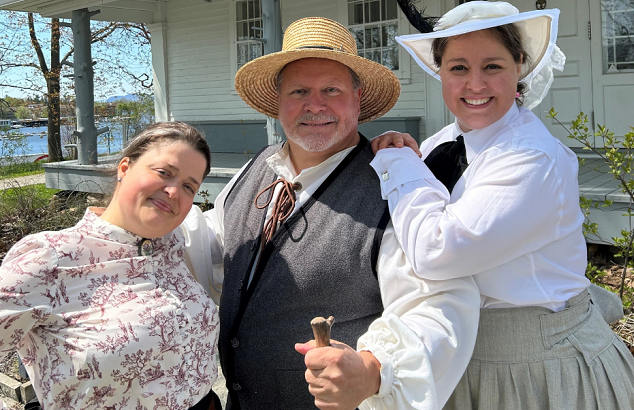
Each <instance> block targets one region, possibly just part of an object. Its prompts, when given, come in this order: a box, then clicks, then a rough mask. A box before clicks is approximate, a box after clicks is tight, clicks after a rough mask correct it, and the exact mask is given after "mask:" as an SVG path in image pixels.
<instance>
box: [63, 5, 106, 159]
mask: <svg viewBox="0 0 634 410" xmlns="http://www.w3.org/2000/svg"><path fill="white" fill-rule="evenodd" d="M97 13H99V11H98V10H96V11H93V12H90V11H88V9H79V10H73V13H72V23H71V28H72V30H73V40H74V43H75V44H74V45H75V52H74V61H73V69H74V79H75V98H76V102H75V106H76V108H75V114H76V116H77V130H76V131H75V132H74V133H73V134H74V135H76V136H77V154H78V159H79V165H92V164H97V135H99V133H101V132H104V131H107V129H104V130H99V131H97V128H96V127H95V95H94V91H95V87H94V83H93V76H94V72H93V69H92V65H93V63H92V54H91V49H90V17H91V16H93V15H95V14H97Z"/></svg>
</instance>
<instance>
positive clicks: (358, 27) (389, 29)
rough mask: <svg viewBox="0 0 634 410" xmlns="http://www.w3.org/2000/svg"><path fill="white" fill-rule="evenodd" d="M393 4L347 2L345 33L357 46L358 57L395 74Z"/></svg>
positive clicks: (392, 1) (367, 0)
mask: <svg viewBox="0 0 634 410" xmlns="http://www.w3.org/2000/svg"><path fill="white" fill-rule="evenodd" d="M398 19H399V16H398V5H397V3H396V0H348V29H349V30H350V32H351V33H352V35H353V36H354V38H355V40H356V42H357V52H358V54H359V55H360V56H361V57H365V58H367V59H369V60H372V61H376V62H377V63H379V64H383V65H384V66H386V67H387V68H389V69H391V70H399V66H400V61H399V49H398V43H397V42H396V40H395V39H394V37H396V36H397V35H398V25H399V22H398Z"/></svg>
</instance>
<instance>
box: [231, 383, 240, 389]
mask: <svg viewBox="0 0 634 410" xmlns="http://www.w3.org/2000/svg"><path fill="white" fill-rule="evenodd" d="M231 387H233V390H235V391H239V390H242V385H240V383H238V382H235V383H233V386H231Z"/></svg>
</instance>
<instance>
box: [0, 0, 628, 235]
mask: <svg viewBox="0 0 634 410" xmlns="http://www.w3.org/2000/svg"><path fill="white" fill-rule="evenodd" d="M263 2H279V6H280V7H279V9H280V10H281V11H280V12H279V15H276V16H272V18H277V19H280V20H281V26H282V29H285V28H286V27H287V26H288V25H289V24H290V23H292V22H293V21H295V20H297V19H299V18H303V17H310V16H323V17H327V18H330V19H333V20H336V21H338V22H340V23H341V24H343V25H345V26H347V27H348V28H349V29H350V31H351V32H352V33H353V34H354V35H355V37H356V38H357V44H358V48H359V54H361V55H363V56H365V57H366V58H369V59H372V60H375V61H378V62H381V63H382V64H384V65H386V66H388V67H390V68H391V69H392V70H393V71H394V73H395V74H396V75H397V77H398V78H399V79H400V81H401V85H402V92H401V96H400V98H399V100H398V102H397V103H396V106H395V107H394V108H393V109H392V110H391V111H390V112H389V113H387V114H386V115H385V116H384V117H383V118H380V119H378V120H376V121H374V122H372V123H369V124H363V125H361V126H360V130H361V132H362V133H364V134H365V135H366V136H367V137H372V136H374V135H376V134H377V133H380V132H383V131H385V130H389V129H394V130H399V131H406V132H409V133H410V134H412V135H413V136H414V137H415V138H417V139H419V140H421V141H422V140H423V139H425V138H426V137H427V136H429V135H432V134H433V133H434V132H436V131H437V130H439V129H440V128H442V127H443V126H445V125H446V124H448V123H450V122H451V121H452V116H451V114H450V113H449V112H448V111H447V110H446V108H445V107H444V104H443V102H442V96H441V90H440V83H439V82H437V81H436V80H434V79H433V78H431V77H429V76H427V75H425V74H424V72H423V70H422V69H420V68H419V67H418V66H417V65H416V63H415V62H414V61H413V59H411V58H410V56H409V55H408V54H407V53H406V52H404V50H403V49H400V48H399V47H398V46H397V44H396V43H395V41H394V36H395V35H399V34H410V33H414V29H413V28H411V27H410V26H409V24H408V22H407V19H406V18H405V17H404V16H403V14H402V13H401V12H400V10H399V9H398V6H397V4H396V0H0V9H6V10H18V11H30V12H36V13H39V14H41V15H42V16H44V17H60V18H70V17H71V12H72V11H73V10H78V9H83V8H87V9H88V10H90V11H93V10H97V9H99V10H100V13H99V14H96V15H94V16H93V17H92V18H93V19H99V20H108V21H133V22H141V23H146V24H147V25H148V28H149V29H150V31H151V34H152V64H153V68H154V96H155V105H156V119H157V121H169V120H179V121H185V122H187V123H190V124H192V125H195V126H196V127H198V128H199V129H201V130H202V131H204V132H205V134H206V136H207V139H208V142H209V144H210V146H211V148H212V151H213V152H214V153H216V154H215V155H214V164H213V165H214V169H213V170H212V173H211V174H210V176H209V177H208V178H207V179H206V180H205V183H206V185H205V188H207V189H208V191H209V192H210V194H211V198H212V199H213V198H214V197H215V195H216V194H217V192H218V190H219V189H220V188H221V187H222V186H223V184H224V183H226V181H227V180H228V178H229V177H230V176H231V175H233V173H235V171H236V169H237V168H239V167H240V166H241V165H242V164H244V163H245V162H246V161H247V159H248V157H250V156H252V154H254V153H256V152H257V151H259V150H260V149H261V148H262V147H264V146H265V145H266V144H267V132H266V129H265V125H266V118H265V117H264V116H263V115H262V114H260V113H258V112H256V111H254V110H253V109H251V108H250V107H248V106H247V105H246V104H245V103H244V102H243V101H242V100H241V99H240V97H239V96H238V95H237V93H236V91H235V89H234V76H235V73H236V71H237V70H238V68H239V67H240V66H241V65H243V64H245V63H246V62H248V61H249V60H251V59H253V58H255V57H258V56H260V55H262V53H263V52H264V45H263V42H262V41H261V40H262V38H263V36H264V37H266V33H263V31H264V30H263V29H262V26H263V18H268V17H269V16H267V15H266V14H265V15H264V16H263V12H262V9H263V6H262V3H263ZM462 2H464V0H421V1H420V2H419V6H420V7H424V8H425V11H426V14H429V15H435V16H440V15H442V14H443V13H445V12H446V11H448V10H449V9H451V8H453V7H455V6H456V5H458V4H460V3H462ZM509 2H510V3H512V4H513V5H515V6H516V7H517V8H518V9H519V10H520V11H530V10H535V9H538V8H544V7H546V8H558V9H560V10H561V18H560V22H559V36H558V40H557V43H558V44H559V46H560V48H561V49H562V50H563V51H564V53H565V54H566V56H567V63H566V66H565V70H564V72H563V73H559V72H556V79H555V82H554V85H553V87H552V88H551V91H550V93H549V95H548V96H547V97H546V98H545V99H544V101H543V102H542V104H541V106H539V107H537V108H535V110H534V111H535V112H536V113H537V114H538V115H539V116H540V118H541V119H542V120H543V121H544V123H546V124H547V126H548V127H549V128H550V130H551V132H552V133H553V134H554V135H555V136H557V137H558V138H561V139H562V141H565V143H566V144H568V145H569V146H571V147H573V148H576V147H575V145H574V144H573V143H572V142H571V140H569V139H568V138H566V132H565V130H564V129H563V128H562V127H561V126H559V125H557V124H555V123H553V121H552V120H551V119H549V118H546V112H547V111H548V110H549V109H550V108H551V107H554V108H555V110H556V111H558V112H559V118H560V119H561V120H562V121H563V122H564V123H567V124H569V123H570V121H571V120H572V119H573V118H575V117H576V115H577V114H578V113H579V112H580V111H583V112H584V113H587V114H588V115H589V118H590V119H591V121H592V123H593V124H592V125H594V126H596V124H607V125H608V126H609V127H610V129H611V130H612V131H614V132H615V134H617V135H623V134H624V133H626V132H628V131H629V129H630V128H629V127H630V126H632V125H634V102H633V101H634V98H632V95H634V0H509ZM265 9H266V5H265ZM245 153H246V154H245ZM588 163H589V165H592V164H593V160H592V159H591V158H590V159H589V160H588ZM66 172H67V173H68V174H69V176H67V175H65V173H66ZM48 173H49V172H48V170H47V185H49V186H54V187H60V188H73V187H72V186H71V185H72V183H73V182H74V181H75V180H74V179H73V178H72V175H75V176H80V178H82V179H85V176H86V175H89V172H88V171H85V170H84V169H83V168H82V166H79V165H74V166H73V165H71V164H68V165H67V167H66V168H63V169H62V168H57V169H56V175H55V176H54V178H53V177H51V178H49V177H48ZM579 180H580V184H581V188H582V194H585V195H586V196H588V197H590V198H592V199H595V200H598V201H599V200H603V199H605V198H609V199H614V200H615V201H616V204H615V205H614V206H613V207H614V209H612V208H610V209H608V210H603V211H602V212H598V213H596V215H594V216H593V218H595V220H597V221H598V222H599V223H600V225H603V226H604V227H605V228H606V229H608V231H606V232H605V233H604V234H605V235H606V236H607V237H609V236H611V235H617V234H619V232H620V229H621V227H620V224H622V223H623V220H622V219H619V218H618V217H617V215H620V214H622V211H620V210H619V209H618V208H619V206H622V205H623V203H622V202H623V201H626V200H627V199H626V197H625V195H622V194H619V193H618V191H617V190H616V186H615V182H614V181H610V177H609V176H605V175H602V174H601V173H599V172H596V171H592V170H591V169H590V168H589V167H586V168H583V169H582V171H581V172H580V178H579ZM619 201H621V204H620V205H619ZM610 210H611V211H610Z"/></svg>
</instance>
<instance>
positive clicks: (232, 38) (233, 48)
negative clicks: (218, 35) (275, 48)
mask: <svg viewBox="0 0 634 410" xmlns="http://www.w3.org/2000/svg"><path fill="white" fill-rule="evenodd" d="M239 1H244V0H231V1H230V2H229V4H230V6H229V8H230V10H229V18H230V23H229V65H230V70H231V86H230V89H229V90H230V92H231V93H232V94H237V92H236V82H235V79H236V73H237V72H238V41H239V40H238V33H237V27H236V24H237V15H236V3H238V2H239ZM258 1H260V15H261V14H262V0H258ZM260 18H262V17H260ZM262 25H264V22H262ZM263 47H264V46H263ZM263 53H264V51H263Z"/></svg>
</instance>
